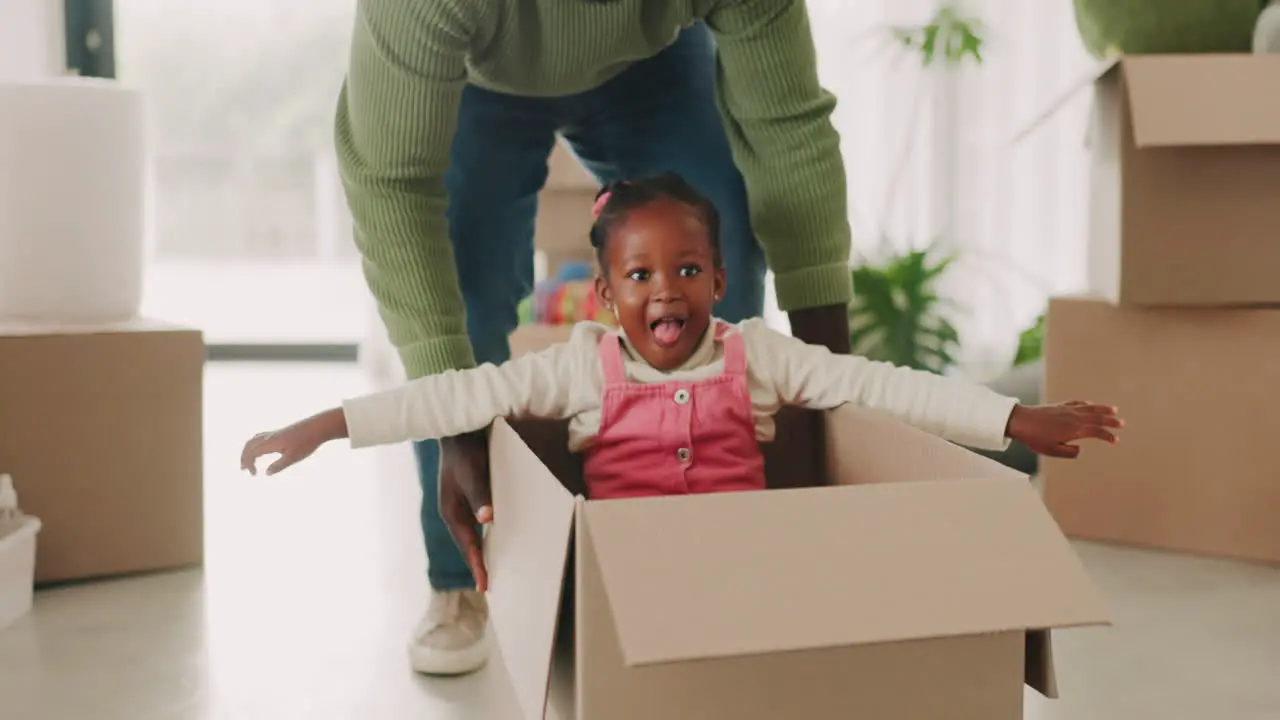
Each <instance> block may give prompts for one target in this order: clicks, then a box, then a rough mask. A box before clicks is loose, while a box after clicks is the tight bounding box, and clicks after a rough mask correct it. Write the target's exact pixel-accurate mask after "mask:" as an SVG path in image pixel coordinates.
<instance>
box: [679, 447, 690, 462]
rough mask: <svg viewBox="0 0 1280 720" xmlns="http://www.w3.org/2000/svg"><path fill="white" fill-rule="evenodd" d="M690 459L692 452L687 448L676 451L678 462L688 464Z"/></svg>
mask: <svg viewBox="0 0 1280 720" xmlns="http://www.w3.org/2000/svg"><path fill="white" fill-rule="evenodd" d="M691 457H693V452H691V451H690V450H689V448H680V449H679V450H677V451H676V459H677V460H679V461H680V462H689V458H691Z"/></svg>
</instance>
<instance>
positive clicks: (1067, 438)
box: [1006, 400, 1124, 458]
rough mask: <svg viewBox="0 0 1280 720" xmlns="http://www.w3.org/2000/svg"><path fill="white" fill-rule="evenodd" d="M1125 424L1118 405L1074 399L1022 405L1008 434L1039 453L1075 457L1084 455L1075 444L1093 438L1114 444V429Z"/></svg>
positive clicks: (1014, 411)
mask: <svg viewBox="0 0 1280 720" xmlns="http://www.w3.org/2000/svg"><path fill="white" fill-rule="evenodd" d="M1122 427H1124V421H1123V420H1121V419H1120V418H1119V417H1118V416H1117V415H1116V408H1114V407H1111V406H1110V405H1095V404H1093V403H1090V402H1085V401H1082V400H1073V401H1071V402H1066V403H1061V404H1057V405H1036V406H1026V405H1018V406H1017V407H1015V408H1014V409H1013V413H1012V414H1011V415H1010V416H1009V427H1008V432H1007V433H1006V434H1007V435H1008V436H1009V437H1010V438H1013V439H1014V440H1018V441H1020V442H1022V444H1024V445H1026V446H1027V447H1028V448H1029V449H1031V451H1032V452H1035V453H1036V454H1037V455H1047V456H1049V457H1057V458H1074V457H1077V456H1079V455H1080V446H1078V445H1075V444H1073V443H1075V442H1078V441H1080V440H1085V439H1089V438H1092V439H1094V440H1101V441H1103V442H1105V443H1109V444H1111V445H1114V444H1116V441H1117V439H1116V434H1115V432H1114V430H1116V429H1119V428H1122Z"/></svg>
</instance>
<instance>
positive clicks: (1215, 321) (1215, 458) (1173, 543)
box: [1041, 298, 1280, 562]
mask: <svg viewBox="0 0 1280 720" xmlns="http://www.w3.org/2000/svg"><path fill="white" fill-rule="evenodd" d="M1047 322H1048V324H1047V335H1046V338H1045V392H1044V395H1045V401H1046V402H1060V401H1065V400H1071V399H1081V400H1091V401H1095V402H1105V403H1108V404H1112V405H1116V406H1117V407H1119V409H1120V414H1121V415H1122V416H1123V417H1124V419H1125V423H1126V426H1125V429H1124V431H1123V433H1122V434H1121V437H1120V442H1119V443H1118V444H1117V445H1116V446H1114V447H1107V446H1094V447H1090V448H1088V452H1085V453H1082V455H1081V457H1080V458H1078V459H1076V460H1071V461H1063V460H1054V459H1052V458H1045V459H1044V460H1043V461H1042V464H1041V474H1042V476H1043V480H1044V483H1045V502H1046V504H1047V505H1048V507H1049V510H1050V511H1051V512H1052V513H1053V516H1054V517H1055V518H1056V519H1057V521H1058V523H1059V525H1061V527H1062V529H1063V531H1065V532H1066V533H1067V534H1068V535H1071V536H1075V537H1080V538H1086V539H1092V540H1102V541H1109V542H1116V543H1122V544H1129V545H1138V546H1145V547H1153V548H1161V549H1167V550H1174V551H1182V552H1189V553H1195V554H1204V555H1212V556H1222V557H1231V558H1239V559H1246V560H1255V561H1264V562H1280V470H1277V464H1276V453H1275V448H1276V442H1277V438H1280V412H1277V408H1276V388H1280V362H1278V361H1277V358H1280V309H1274V310H1272V309H1246V308H1237V309H1207V308H1204V309H1172V308H1170V309H1149V308H1124V307H1117V306H1114V305H1112V304H1110V303H1109V302H1107V301H1105V300H1101V299H1088V298H1056V299H1054V300H1052V301H1051V302H1050V304H1049V314H1048V321H1047Z"/></svg>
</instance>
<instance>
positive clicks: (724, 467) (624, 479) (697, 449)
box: [583, 321, 765, 500]
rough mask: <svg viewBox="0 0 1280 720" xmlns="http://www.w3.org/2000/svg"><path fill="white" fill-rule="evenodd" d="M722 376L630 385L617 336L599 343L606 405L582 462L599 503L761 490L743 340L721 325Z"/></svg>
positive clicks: (762, 483)
mask: <svg viewBox="0 0 1280 720" xmlns="http://www.w3.org/2000/svg"><path fill="white" fill-rule="evenodd" d="M715 334H716V341H717V342H719V343H721V344H722V345H723V347H724V372H723V373H722V374H721V375H719V376H717V377H713V378H708V379H706V380H699V381H695V382H665V383H653V384H644V383H632V382H629V381H628V380H627V376H626V371H625V369H624V368H623V362H622V341H621V339H620V338H619V337H618V335H617V334H616V333H609V334H607V335H605V336H604V337H603V338H602V339H601V340H600V345H599V350H600V364H601V367H602V368H603V370H604V399H603V403H602V406H601V411H600V432H599V435H598V436H597V438H596V444H595V445H594V446H593V447H592V448H591V449H589V450H588V451H587V453H586V455H585V457H584V459H583V471H584V475H585V476H586V481H587V495H588V497H590V498H591V499H593V500H604V499H613V498H633V497H645V496H652V495H686V494H691V493H709V492H731V491H735V490H763V489H764V487H765V480H764V456H763V454H762V453H761V452H760V444H759V443H758V442H757V441H756V432H755V422H754V419H753V417H752V412H751V397H750V394H749V393H748V390H747V361H746V352H745V351H744V349H743V345H742V336H741V335H739V334H738V332H737V331H736V330H735V329H734V328H733V327H732V326H730V325H728V324H727V323H723V322H719V321H717V322H716V327H715Z"/></svg>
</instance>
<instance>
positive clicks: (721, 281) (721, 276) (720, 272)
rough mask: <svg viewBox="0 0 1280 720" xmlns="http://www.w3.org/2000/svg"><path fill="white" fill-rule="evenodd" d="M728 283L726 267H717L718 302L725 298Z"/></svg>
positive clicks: (716, 286)
mask: <svg viewBox="0 0 1280 720" xmlns="http://www.w3.org/2000/svg"><path fill="white" fill-rule="evenodd" d="M727 284H728V280H727V279H726V276H725V273H724V268H723V267H719V268H716V272H715V293H716V295H715V297H716V302H720V300H721V299H723V298H724V289H725V287H726V286H727Z"/></svg>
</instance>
